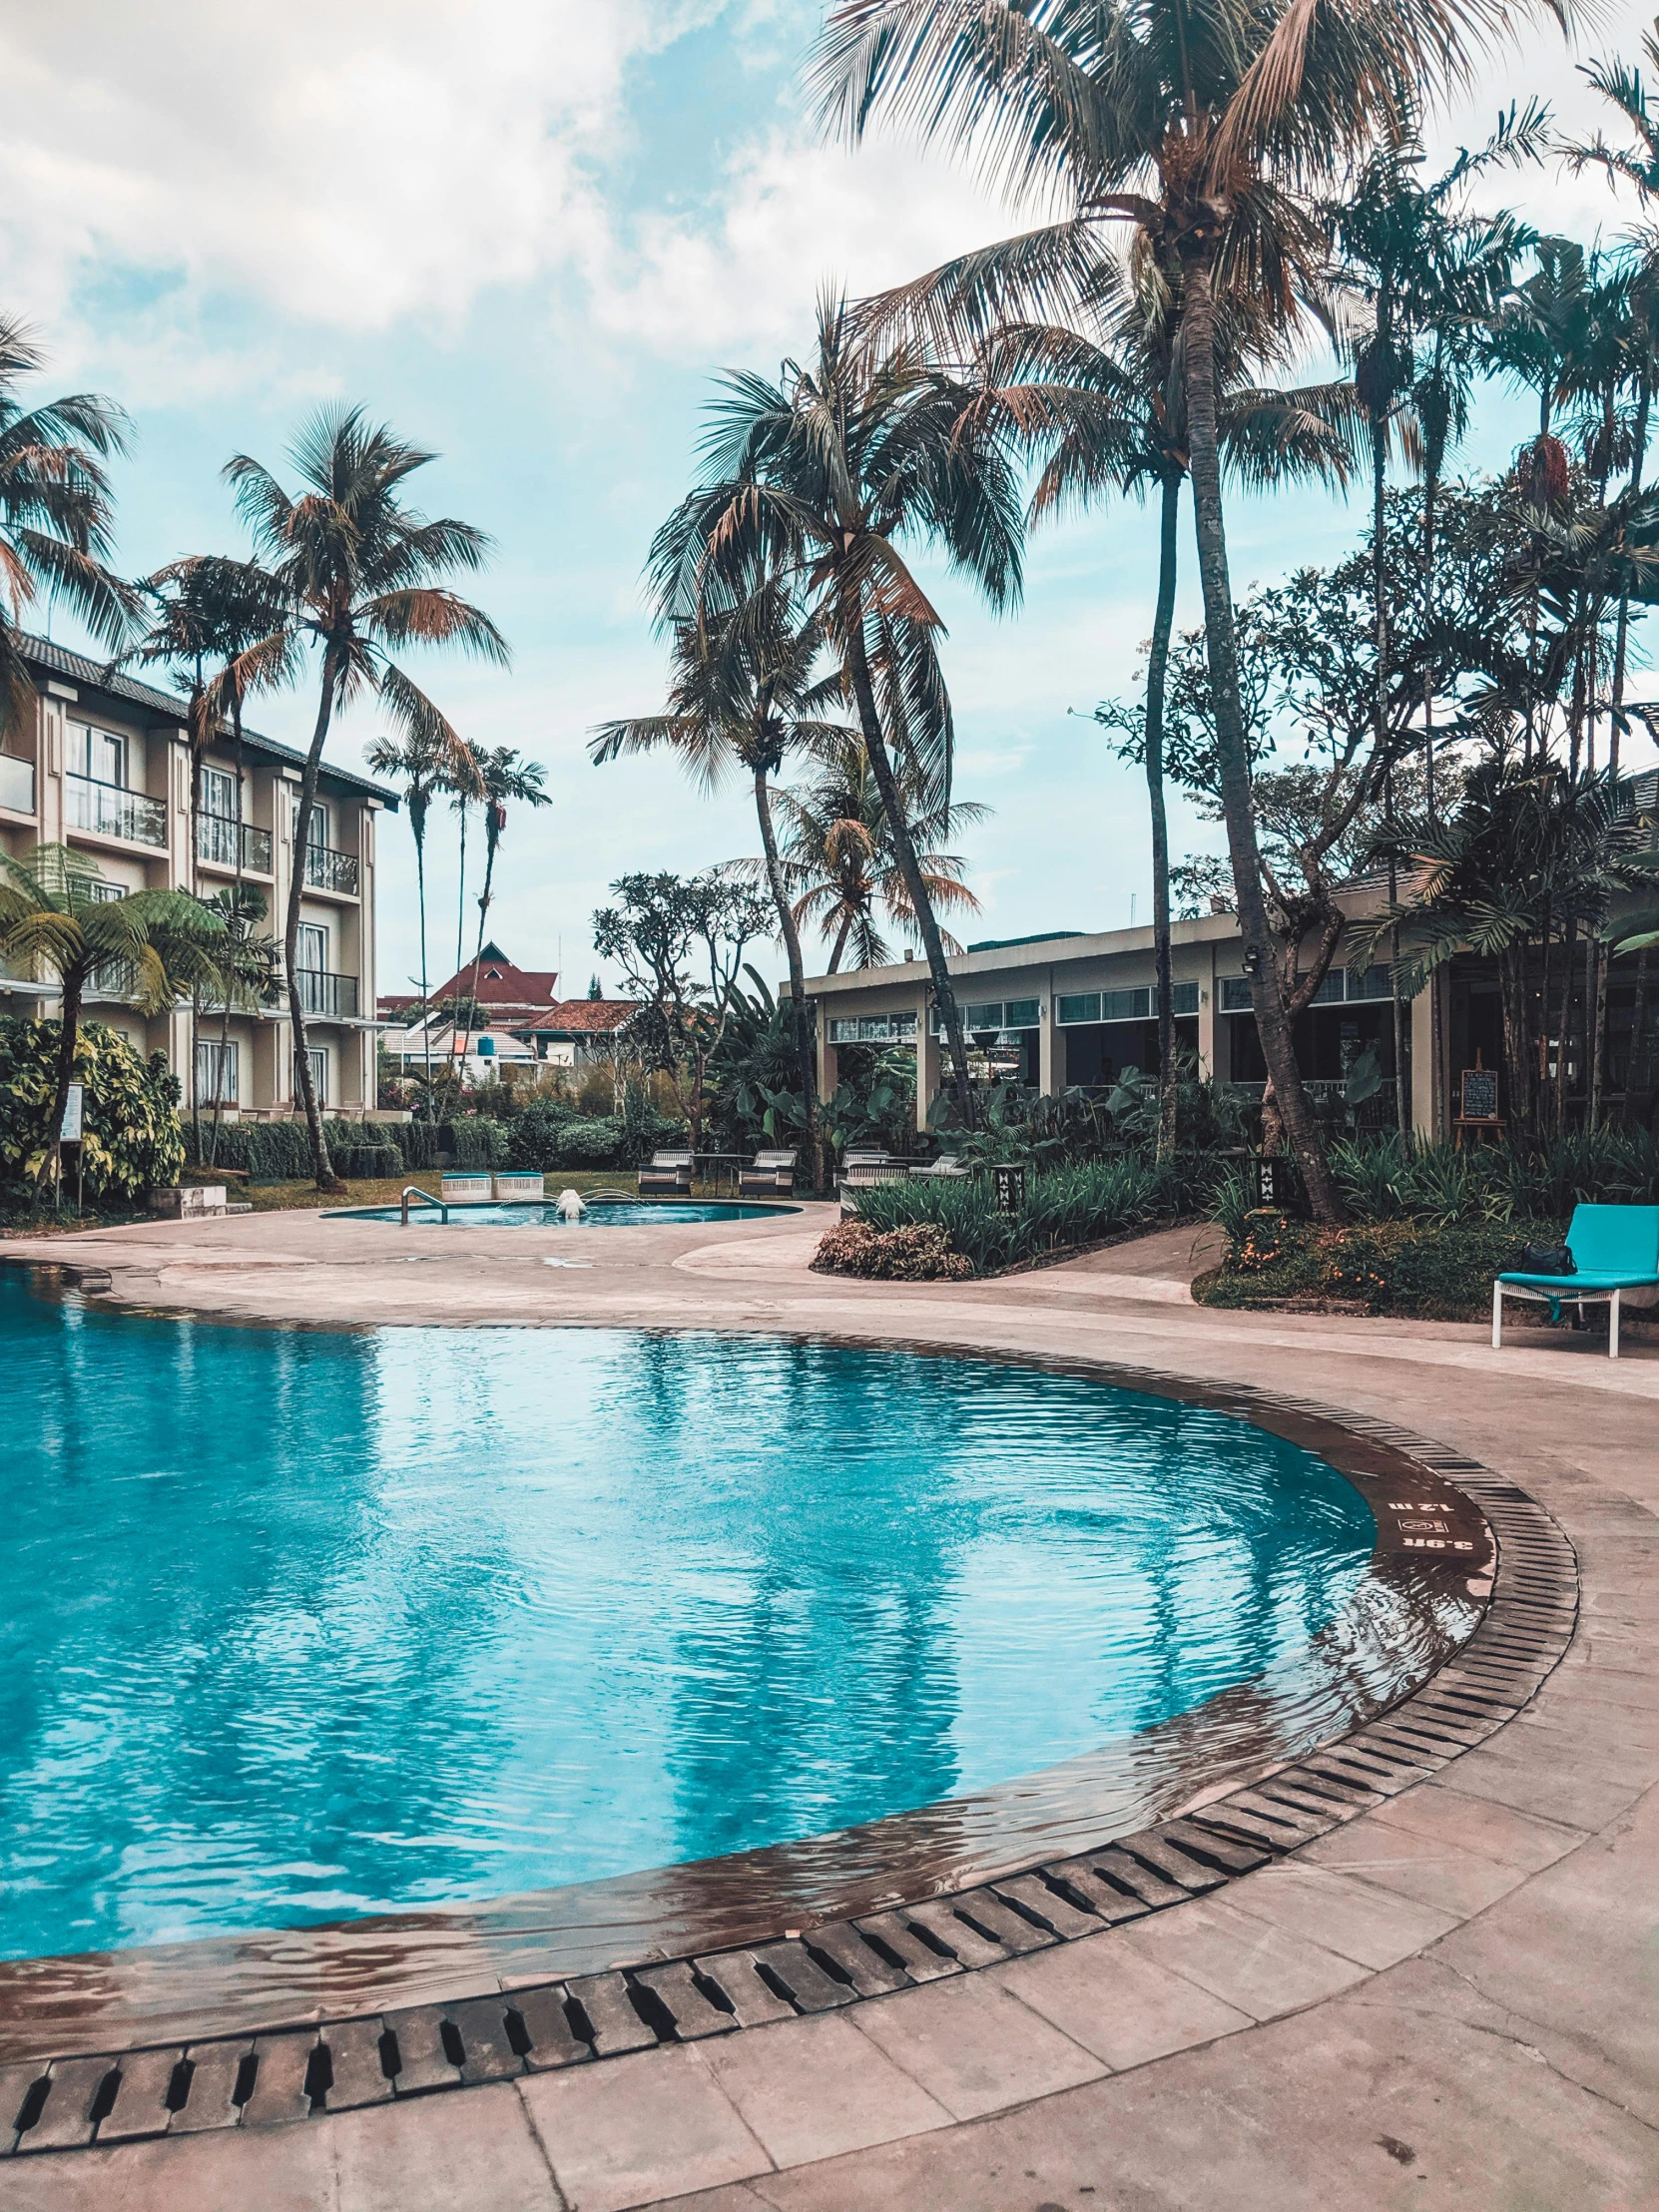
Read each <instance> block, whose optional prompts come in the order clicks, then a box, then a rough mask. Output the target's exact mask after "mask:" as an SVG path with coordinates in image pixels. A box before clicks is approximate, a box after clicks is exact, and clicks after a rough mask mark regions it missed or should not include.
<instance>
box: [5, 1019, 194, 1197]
mask: <svg viewBox="0 0 1659 2212" xmlns="http://www.w3.org/2000/svg"><path fill="white" fill-rule="evenodd" d="M62 1035H63V1032H62V1030H61V1028H60V1027H59V1025H58V1023H57V1022H55V1021H23V1020H19V1019H15V1018H13V1017H10V1016H7V1017H4V1018H0V1189H4V1190H7V1191H9V1192H11V1193H12V1194H14V1195H17V1194H22V1193H24V1192H26V1191H27V1189H28V1187H29V1186H30V1184H31V1183H32V1182H33V1179H34V1175H35V1172H36V1170H37V1169H38V1167H39V1165H40V1160H41V1156H42V1153H43V1151H44V1149H45V1145H44V1139H45V1136H46V1124H47V1119H48V1117H49V1115H50V1112H51V1107H52V1100H53V1098H54V1097H55V1096H56V1088H57V1074H58V1051H59V1046H60V1043H61V1039H62ZM75 1077H76V1080H77V1081H78V1082H79V1083H81V1084H83V1085H84V1086H85V1088H84V1093H83V1098H82V1123H81V1126H82V1139H81V1156H80V1173H81V1178H82V1185H83V1188H84V1190H85V1193H86V1196H87V1197H88V1198H89V1199H91V1200H93V1201H94V1202H97V1201H100V1200H105V1199H112V1200H123V1199H135V1198H138V1197H139V1196H141V1195H142V1193H143V1192H145V1191H146V1190H150V1189H154V1188H156V1187H157V1186H160V1185H165V1184H169V1183H176V1182H177V1181H178V1179H179V1170H180V1168H181V1167H182V1166H183V1165H184V1158H185V1148H184V1140H183V1138H182V1136H181V1133H180V1129H179V1116H178V1111H177V1109H178V1103H179V1085H178V1083H177V1082H176V1081H175V1080H174V1078H173V1076H172V1075H171V1074H170V1073H169V1072H168V1066H167V1062H166V1060H165V1058H164V1057H163V1056H162V1054H161V1053H159V1052H158V1053H156V1054H154V1055H153V1056H152V1057H151V1059H149V1060H148V1061H146V1060H145V1059H144V1058H143V1056H142V1055H141V1054H140V1053H139V1052H137V1051H136V1050H135V1049H134V1047H133V1046H132V1045H130V1044H129V1043H128V1042H127V1040H126V1039H125V1038H124V1037H120V1036H118V1035H117V1034H116V1032H115V1031H114V1030H113V1029H109V1028H106V1026H105V1025H104V1023H103V1022H100V1021H89V1022H83V1023H82V1024H81V1027H80V1030H79V1033H78V1035H77V1037H76V1041H75ZM69 1157H70V1158H71V1159H73V1157H74V1155H73V1154H71V1155H69Z"/></svg>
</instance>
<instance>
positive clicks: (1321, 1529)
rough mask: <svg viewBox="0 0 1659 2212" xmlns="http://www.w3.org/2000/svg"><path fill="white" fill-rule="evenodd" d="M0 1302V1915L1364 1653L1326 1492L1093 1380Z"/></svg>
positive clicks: (232, 1926)
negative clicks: (1357, 1643)
mask: <svg viewBox="0 0 1659 2212" xmlns="http://www.w3.org/2000/svg"><path fill="white" fill-rule="evenodd" d="M651 1211H652V1212H653V1214H655V1213H656V1212H657V1209H655V1208H653V1209H651ZM0 1338H3V1340H4V1342H5V1344H6V1348H7V1383H8V1406H9V1425H8V1433H7V1438H6V1445H5V1449H4V1451H3V1452H0V1578H3V1584H4V1588H5V1590H6V1593H7V1595H6V1602H5V1605H4V1607H3V1608H0V1956H6V1957H11V1958H22V1957H33V1956H39V1955H42V1954H51V1953H65V1952H80V1951H90V1950H102V1949H106V1948H111V1947H115V1946H120V1945H125V1944H135V1943H150V1942H161V1941H164V1940H173V1939H181V1938H190V1937H198V1936H212V1935H216V1934H225V1933H230V1932H234V1931H240V1930H251V1929H271V1928H296V1927H301V1926H304V1925H306V1924H314V1923H317V1922H325V1921H344V1920H351V1919H355V1918H360V1917H362V1916H365V1915H370V1914H379V1913H388V1912H390V1913H416V1914H418V1913H421V1912H423V1911H426V1910H432V1909H441V1908H445V1907H454V1906H459V1905H462V1904H464V1903H466V1902H467V1901H473V1900H485V1899H491V1898H503V1897H509V1896H513V1895H522V1894H523V1893H527V1892H536V1891H541V1890H544V1889H547V1888H550V1887H554V1886H558V1885H563V1884H568V1883H579V1882H584V1881H591V1880H595V1879H598V1878H604V1877H611V1876H623V1875H628V1874H630V1873H633V1872H635V1871H637V1870H642V1869H648V1868H662V1867H668V1866H671V1865H674V1864H677V1863H680V1862H685V1861H691V1860H704V1859H708V1858H711V1857H714V1856H716V1855H718V1854H723V1853H729V1852H735V1851H743V1850H748V1849H750V1848H753V1847H759V1846H767V1845H775V1846H780V1847H788V1846H795V1845H801V1844H803V1842H804V1840H805V1839H810V1838H814V1837H822V1836H824V1835H826V1834H827V1833H828V1832H830V1831H845V1830H847V1829H849V1828H851V1827H852V1826H853V1824H860V1823H872V1822H873V1823H881V1822H883V1821H885V1820H886V1819H887V1817H888V1816H896V1815H904V1814H907V1813H909V1812H911V1811H913V1810H914V1809H916V1808H922V1807H930V1806H931V1807H936V1806H938V1804H939V1801H940V1800H950V1799H956V1800H962V1799H964V1798H965V1797H966V1796H967V1795H969V1794H971V1793H974V1792H983V1791H987V1790H990V1789H993V1788H996V1787H999V1786H1003V1785H1009V1784H1016V1785H1017V1787H1018V1788H1019V1789H1021V1790H1023V1789H1024V1788H1025V1787H1026V1785H1025V1783H1024V1782H1023V1781H1022V1780H1021V1779H1020V1778H1025V1777H1029V1776H1031V1775H1032V1774H1033V1771H1034V1770H1037V1769H1040V1768H1051V1769H1053V1768H1056V1765H1057V1763H1059V1762H1066V1761H1074V1760H1077V1759H1079V1758H1081V1757H1083V1756H1084V1755H1088V1756H1090V1757H1093V1756H1095V1755H1096V1754H1097V1753H1098V1752H1099V1747H1101V1746H1102V1745H1110V1744H1112V1743H1119V1744H1123V1745H1125V1746H1126V1747H1127V1749H1126V1751H1125V1753H1124V1758H1125V1760H1126V1762H1127V1767H1128V1770H1129V1771H1133V1772H1134V1773H1135V1774H1136V1775H1138V1776H1139V1775H1143V1774H1145V1773H1151V1772H1154V1771H1157V1770H1158V1762H1159V1760H1160V1759H1168V1758H1170V1757H1172V1756H1174V1755H1175V1754H1176V1753H1180V1754H1181V1755H1182V1756H1183V1757H1184V1756H1185V1753H1184V1752H1183V1750H1182V1747H1183V1746H1184V1745H1185V1744H1186V1743H1187V1742H1188V1739H1189V1738H1190V1737H1191V1735H1192V1724H1193V1717H1194V1716H1195V1714H1196V1713H1197V1709H1198V1708H1200V1707H1201V1706H1203V1705H1204V1704H1205V1702H1206V1701H1207V1700H1217V1699H1221V1698H1223V1696H1224V1693H1225V1694H1227V1695H1229V1696H1231V1697H1233V1698H1234V1700H1235V1701H1236V1705H1235V1710H1236V1715H1237V1719H1236V1729H1237V1736H1236V1741H1235V1750H1237V1748H1238V1745H1239V1744H1243V1745H1244V1746H1246V1747H1247V1748H1248V1749H1249V1750H1250V1751H1251V1753H1252V1755H1253V1756H1255V1757H1256V1758H1258V1759H1260V1758H1262V1757H1264V1756H1272V1755H1273V1754H1272V1751H1271V1749H1268V1748H1266V1747H1269V1746H1271V1745H1272V1743H1273V1742H1274V1741H1275V1740H1276V1737H1275V1731H1276V1730H1277V1729H1279V1728H1280V1727H1281V1725H1282V1724H1283V1722H1284V1717H1285V1715H1287V1714H1289V1715H1290V1716H1291V1719H1292V1722H1293V1723H1294V1724H1295V1725H1299V1726H1303V1727H1305V1728H1306V1727H1310V1726H1311V1727H1313V1728H1315V1729H1318V1730H1323V1729H1326V1728H1329V1727H1331V1726H1333V1725H1336V1724H1337V1723H1338V1722H1339V1721H1340V1720H1341V1718H1342V1717H1343V1715H1342V1709H1341V1698H1342V1697H1343V1696H1345V1695H1347V1693H1348V1686H1349V1680H1350V1679H1351V1678H1353V1677H1354V1676H1355V1675H1356V1673H1357V1671H1358V1669H1357V1666H1356V1664H1354V1663H1352V1662H1350V1663H1348V1666H1347V1676H1346V1677H1345V1679H1344V1680H1343V1681H1342V1682H1340V1683H1339V1684H1338V1685H1337V1688H1336V1689H1335V1690H1334V1689H1333V1685H1332V1680H1331V1677H1330V1674H1329V1671H1327V1672H1326V1673H1318V1672H1313V1673H1311V1672H1309V1662H1308V1653H1309V1650H1310V1647H1311V1646H1312V1645H1314V1644H1315V1643H1316V1641H1317V1640H1318V1639H1321V1638H1322V1636H1324V1635H1326V1634H1328V1633H1329V1632H1331V1628H1332V1624H1333V1622H1335V1621H1339V1619H1341V1620H1347V1619H1349V1618H1350V1617H1351V1616H1352V1615H1353V1614H1354V1612H1355V1611H1356V1608H1357V1606H1358V1604H1359V1599H1360V1598H1361V1597H1363V1596H1364V1595H1365V1594H1366V1593H1367V1592H1369V1591H1371V1590H1372V1589H1373V1587H1374V1578H1373V1577H1372V1575H1371V1571H1370V1570H1371V1562H1372V1553H1373V1546H1374V1540H1375V1532H1376V1531H1375V1522H1374V1520H1373V1516H1372V1511H1371V1508H1370V1506H1369V1505H1368V1504H1367V1503H1366V1501H1365V1499H1364V1498H1363V1497H1362V1495H1361V1494H1360V1492H1359V1491H1358V1490H1357V1489H1356V1488H1355V1487H1354V1486H1353V1485H1352V1484H1351V1483H1350V1482H1349V1481H1347V1480H1346V1479H1345V1478H1344V1477H1343V1476H1342V1475H1341V1474H1339V1473H1338V1472H1337V1471H1336V1469H1335V1468H1333V1467H1332V1466H1331V1465H1330V1464H1328V1463H1327V1462H1326V1461H1325V1460H1324V1459H1322V1458H1320V1457H1319V1456H1317V1455H1316V1453H1314V1452H1313V1451H1310V1450H1308V1449H1306V1448H1304V1447H1303V1446H1302V1445H1300V1444H1296V1443H1292V1442H1290V1441H1287V1440H1286V1439H1285V1438H1283V1437H1280V1436H1276V1435H1273V1434H1271V1433H1269V1432H1267V1431H1266V1430H1264V1429H1262V1428H1259V1427H1255V1426H1253V1425H1251V1424H1250V1423H1248V1422H1247V1421H1245V1420H1242V1419H1240V1418H1238V1417H1236V1416H1235V1415H1233V1414H1231V1413H1227V1412H1223V1411H1220V1410H1217V1409H1214V1408H1212V1407H1207V1406H1203V1405H1195V1404H1187V1403H1183V1402H1180V1401H1177V1400H1173V1399H1170V1398H1165V1397H1157V1396H1151V1395H1143V1394H1141V1393H1139V1392H1137V1391H1134V1390H1128V1389H1123V1388H1120V1387H1115V1386H1111V1385H1109V1384H1108V1383H1104V1382H1100V1381H1096V1380H1094V1379H1092V1378H1089V1377H1085V1376H1077V1375H1066V1374H1055V1373H1048V1372H1044V1371H1041V1370H1037V1369H1033V1368H1028V1367H1019V1366H1011V1365H1001V1364H996V1363H992V1362H984V1361H978V1360H973V1359H960V1358H949V1357H939V1356H933V1355H929V1354H922V1353H919V1352H907V1351H902V1350H891V1351H889V1350H882V1349H860V1348H856V1347H850V1346H839V1345H818V1344H804V1343H797V1342H792V1341H787V1340H772V1339H758V1338H724V1337H720V1336H716V1335H712V1334H693V1335H678V1336H661V1335H652V1334H650V1333H647V1332H642V1331H634V1330H618V1329H592V1330H587V1329H524V1328H494V1329H454V1330H448V1329H425V1328H405V1329H381V1330H367V1331H361V1332H354V1333H349V1334H347V1333H340V1334H334V1333H330V1332H326V1331H320V1330H318V1331H304V1330H278V1329H259V1328H217V1327H213V1326H208V1325H204V1324H201V1323H190V1322H184V1323H180V1322H175V1321H168V1320H163V1319H159V1318H154V1317H141V1316H118V1315H106V1314H100V1313H97V1312H94V1311H87V1310H84V1309H82V1308H80V1307H78V1306H77V1305H76V1304H74V1303H73V1302H71V1303H69V1304H67V1305H56V1304H51V1303H47V1302H45V1301H43V1300H38V1299H35V1298H33V1297H31V1296H30V1295H29V1294H28V1292H27V1290H26V1288H25V1286H24V1284H23V1283H22V1282H21V1281H19V1280H18V1279H17V1278H16V1277H15V1276H14V1275H11V1274H9V1273H8V1271H5V1270H0ZM1362 1586H1364V1587H1362ZM1159 1730H1162V1731H1164V1734H1163V1737H1162V1738H1159V1737H1158V1736H1157V1734H1156V1732H1157V1731H1159ZM1149 1731H1151V1732H1153V1733H1152V1734H1150V1735H1149V1733H1148V1732H1149ZM1160 1743H1161V1744H1162V1746H1163V1748H1162V1749H1160V1748H1159V1745H1160ZM1172 1746H1173V1747H1174V1749H1173V1752H1172V1749H1171V1747H1172ZM1164 1771H1168V1770H1167V1769H1166V1770H1164ZM1180 1771H1181V1772H1182V1774H1183V1777H1184V1775H1185V1769H1184V1768H1183V1769H1181V1770H1180ZM1182 1787H1183V1789H1185V1788H1188V1787H1190V1785H1189V1784H1188V1783H1187V1782H1186V1781H1185V1779H1183V1782H1182ZM951 1817H952V1819H953V1820H955V1819H959V1817H960V1815H959V1809H958V1810H957V1811H956V1812H953V1813H952V1815H951ZM957 1832H958V1833H959V1831H957ZM875 1833H879V1831H876V1832H875Z"/></svg>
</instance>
